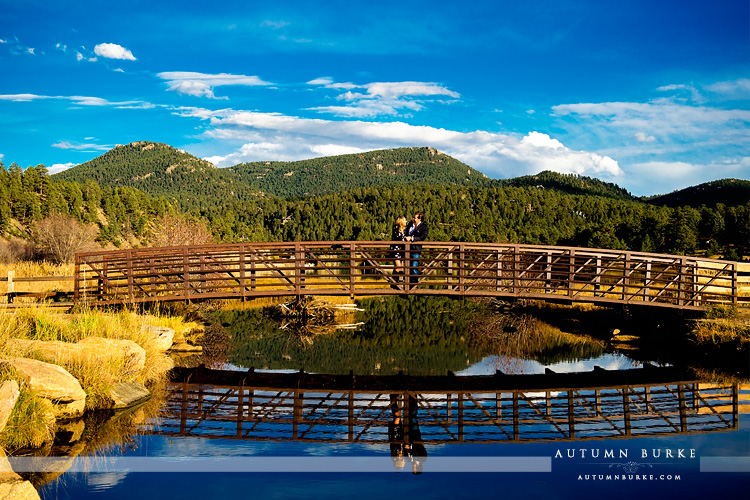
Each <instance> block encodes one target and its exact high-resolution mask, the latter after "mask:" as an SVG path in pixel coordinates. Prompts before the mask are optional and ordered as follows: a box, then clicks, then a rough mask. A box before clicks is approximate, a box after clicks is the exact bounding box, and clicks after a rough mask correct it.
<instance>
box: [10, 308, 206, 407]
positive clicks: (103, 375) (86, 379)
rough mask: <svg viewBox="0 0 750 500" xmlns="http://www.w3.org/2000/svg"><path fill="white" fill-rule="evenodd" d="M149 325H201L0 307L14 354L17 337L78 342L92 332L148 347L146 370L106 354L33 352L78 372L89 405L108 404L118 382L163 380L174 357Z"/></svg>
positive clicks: (179, 327)
mask: <svg viewBox="0 0 750 500" xmlns="http://www.w3.org/2000/svg"><path fill="white" fill-rule="evenodd" d="M147 325H155V326H166V327H169V328H175V329H176V330H179V331H188V330H190V329H192V328H195V327H196V324H195V323H190V322H184V321H182V320H181V319H180V318H175V317H169V316H162V315H154V314H137V313H135V312H132V311H127V310H121V311H106V310H82V311H81V312H79V313H77V314H63V313H59V312H56V311H54V310H53V309H51V308H48V307H45V306H38V307H33V308H24V309H18V310H14V311H3V312H0V341H2V347H0V354H2V355H13V354H17V353H14V352H11V350H10V347H9V346H8V345H7V344H8V340H9V339H11V338H20V339H28V340H53V341H63V342H78V341H79V340H81V339H84V338H86V337H101V338H109V339H118V340H131V341H133V342H135V343H136V344H138V345H139V346H140V347H142V348H143V349H144V350H145V352H146V362H145V366H144V368H143V370H141V371H140V372H138V373H131V372H130V367H129V366H127V365H126V363H124V362H118V361H113V360H111V359H110V360H106V359H100V358H98V357H93V358H92V359H80V358H79V359H76V360H70V359H65V358H64V357H63V356H60V357H59V358H58V359H52V360H50V359H43V357H42V356H40V355H39V354H37V355H34V354H33V353H31V356H32V357H36V358H37V359H42V360H44V361H48V362H54V363H56V364H60V365H61V366H63V368H65V369H66V370H67V371H69V372H70V373H71V375H73V376H74V377H76V378H77V379H78V380H79V382H80V383H81V385H82V387H83V389H84V391H85V392H86V394H87V402H86V408H87V409H97V408H102V407H107V404H108V400H107V396H106V394H107V393H108V391H109V390H110V389H111V387H112V386H113V385H114V384H116V383H118V382H139V383H142V384H144V385H149V384H153V383H156V382H160V381H163V379H164V377H165V376H166V372H167V371H168V370H169V368H171V366H172V361H171V359H170V358H169V356H167V355H166V354H164V353H163V352H161V350H160V349H159V346H158V343H157V341H156V339H155V337H154V335H153V334H152V333H150V332H149V331H148V330H147V329H146V328H145V327H146V326H147Z"/></svg>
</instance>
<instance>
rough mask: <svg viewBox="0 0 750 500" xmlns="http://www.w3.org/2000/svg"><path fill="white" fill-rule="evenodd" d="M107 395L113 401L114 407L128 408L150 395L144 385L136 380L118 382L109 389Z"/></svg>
mask: <svg viewBox="0 0 750 500" xmlns="http://www.w3.org/2000/svg"><path fill="white" fill-rule="evenodd" d="M109 397H111V398H112V401H114V409H115V410H117V409H120V408H128V407H130V406H133V405H136V404H138V403H140V402H141V401H144V400H146V399H148V398H150V397H151V393H150V392H149V391H148V389H146V386H144V385H143V384H139V383H137V382H130V383H124V382H123V383H120V384H115V386H114V387H113V388H112V389H111V390H110V391H109Z"/></svg>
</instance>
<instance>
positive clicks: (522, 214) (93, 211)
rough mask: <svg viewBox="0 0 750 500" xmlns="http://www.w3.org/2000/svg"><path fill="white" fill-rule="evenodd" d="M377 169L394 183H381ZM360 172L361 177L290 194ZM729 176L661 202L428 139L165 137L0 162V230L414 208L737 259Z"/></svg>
mask: <svg viewBox="0 0 750 500" xmlns="http://www.w3.org/2000/svg"><path fill="white" fill-rule="evenodd" d="M152 155H154V156H153V157H152ZM150 159H151V160H150ZM152 160H153V161H152ZM317 168H319V169H320V171H321V172H322V173H321V176H320V179H323V180H322V181H321V180H319V178H318V177H317V176H316V175H315V172H317V170H316V169H317ZM262 172H265V174H263V173H262ZM290 172H293V173H292V174H291V175H286V174H289V173H290ZM394 172H396V173H394ZM253 176H255V177H256V178H254V179H253ZM258 176H260V177H258ZM295 176H296V180H297V182H300V183H301V185H302V186H303V187H301V188H299V189H300V191H299V192H297V191H294V187H293V186H294V185H295V184H294V182H292V181H291V180H290V179H293V178H295ZM410 176H411V177H410ZM409 178H411V181H409V182H406V181H405V179H409ZM62 179H67V180H62ZM71 179H80V181H78V182H75V181H73V180H71ZM386 179H392V180H393V179H400V180H401V181H404V182H405V183H400V182H395V181H394V182H393V183H390V184H382V183H384V182H385V180H386ZM365 181H366V182H371V183H372V185H367V186H359V187H356V188H352V189H343V190H340V191H336V192H329V193H326V194H320V195H313V196H302V195H301V193H302V192H310V191H315V190H317V189H320V190H322V191H326V190H331V189H333V187H332V186H337V185H339V186H348V185H358V184H361V183H362V182H365ZM99 182H101V184H100V183H99ZM726 182H728V183H730V184H733V185H734V184H736V185H737V186H739V188H740V190H739V191H738V192H739V193H740V194H739V195H738V197H737V198H736V199H735V198H732V199H731V200H727V198H728V197H724V198H722V200H723V201H732V202H734V203H733V204H732V203H712V204H703V205H701V206H698V207H692V206H687V205H680V206H676V207H669V206H662V205H656V204H653V203H647V202H645V201H643V200H640V199H634V198H633V197H632V196H630V195H629V194H628V193H627V191H625V190H623V189H621V188H619V187H617V186H615V185H613V184H608V183H604V182H601V181H599V180H597V179H591V178H587V177H581V176H576V175H562V174H557V173H553V172H542V173H540V174H538V175H535V176H526V177H521V178H518V179H509V180H490V179H487V178H485V177H484V176H482V175H481V174H480V173H478V172H476V171H474V170H471V169H470V168H469V167H467V166H466V165H464V164H462V163H460V162H457V161H456V160H453V159H451V158H450V157H448V156H446V155H442V154H440V153H439V152H437V151H435V150H432V149H429V148H402V149H397V150H387V151H373V152H371V153H366V154H361V155H344V156H339V157H333V158H319V159H316V160H307V161H304V162H288V163H273V162H271V163H268V164H266V163H263V164H252V165H240V166H237V167H235V168H234V169H216V168H214V167H213V166H212V165H210V164H208V163H206V162H202V161H201V160H198V159H197V158H194V157H192V156H190V155H187V153H182V152H180V151H178V150H176V149H174V148H171V147H169V146H166V145H161V144H156V143H133V144H130V145H128V146H119V147H118V148H115V149H114V150H112V151H110V152H108V153H106V154H105V155H102V156H101V157H99V158H97V159H94V160H92V161H91V162H88V163H86V164H83V165H81V166H79V167H75V168H73V169H71V170H70V171H68V172H65V173H64V174H58V175H55V176H53V177H50V176H49V175H48V174H47V170H46V168H45V167H44V166H43V165H39V166H37V167H29V168H27V169H26V170H22V169H21V168H20V167H18V166H17V165H16V164H12V165H11V166H10V167H9V168H8V169H7V170H6V168H5V167H4V166H3V165H2V163H0V236H9V235H15V236H20V237H30V235H31V233H32V231H31V229H32V226H33V225H34V223H35V221H38V220H40V219H41V218H43V217H45V216H47V215H49V214H52V213H63V214H68V215H70V216H72V217H74V218H75V219H76V220H78V221H80V222H82V223H85V224H90V225H95V226H96V228H97V229H98V233H99V241H100V242H101V243H104V244H109V243H112V244H115V245H148V244H153V241H156V240H155V239H154V238H153V236H155V235H153V234H149V223H150V221H151V220H153V219H154V218H158V217H161V216H163V215H164V214H167V213H174V211H175V210H180V211H182V213H183V214H187V215H189V216H190V217H192V218H193V219H196V218H197V219H202V220H203V221H204V222H205V225H206V227H207V228H208V230H210V235H212V237H213V238H214V239H215V240H216V241H226V242H235V241H304V240H306V241H314V240H383V239H387V238H389V236H390V227H391V225H392V224H393V221H394V220H395V218H396V217H397V216H399V215H405V216H407V217H408V216H410V215H411V214H412V213H413V212H414V211H416V210H423V211H425V212H426V215H427V222H428V223H429V225H430V237H429V239H431V240H434V241H467V242H509V243H528V244H545V245H571V246H589V247H601V248H613V249H629V250H634V251H647V252H665V253H676V254H703V255H709V256H723V257H725V258H729V259H733V260H738V259H739V258H740V257H741V256H742V255H743V254H744V255H747V254H748V253H750V252H749V251H748V247H750V196H747V195H745V196H744V197H743V195H742V191H741V189H744V188H743V186H744V185H745V184H743V183H745V181H731V180H729V181H726ZM714 184H715V185H704V186H703V187H701V186H698V187H700V188H701V190H702V191H701V192H703V191H711V190H712V189H714V188H717V189H719V188H720V189H724V190H725V183H721V182H719V183H714ZM134 186H138V188H136V187H134ZM261 190H262V191H269V192H275V193H284V194H285V196H283V197H282V196H273V195H270V194H268V193H267V192H262V191H261ZM723 192H726V190H725V191H723ZM167 197H168V198H167ZM170 200H174V202H173V201H170ZM651 201H653V200H651ZM178 215H179V214H178ZM151 229H153V228H151Z"/></svg>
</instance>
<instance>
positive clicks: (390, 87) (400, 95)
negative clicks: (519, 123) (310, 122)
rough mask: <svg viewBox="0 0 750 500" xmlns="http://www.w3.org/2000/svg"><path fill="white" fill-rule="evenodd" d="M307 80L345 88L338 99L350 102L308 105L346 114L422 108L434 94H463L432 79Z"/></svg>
mask: <svg viewBox="0 0 750 500" xmlns="http://www.w3.org/2000/svg"><path fill="white" fill-rule="evenodd" d="M307 83H308V84H309V85H315V86H321V87H324V88H327V89H333V90H337V91H341V90H346V92H344V93H340V94H339V95H338V96H336V99H337V100H341V101H345V102H347V103H349V104H347V105H344V106H318V107H313V108H309V109H310V110H312V111H318V112H321V113H329V114H333V115H336V116H344V117H356V118H365V117H375V116H398V115H400V114H402V111H403V110H409V111H419V110H421V109H423V107H424V103H425V102H426V101H427V100H428V99H427V98H432V99H433V100H434V98H435V97H448V98H450V99H458V98H459V97H461V96H460V94H459V93H458V92H454V91H452V90H450V89H448V88H446V87H444V86H442V85H440V84H437V83H431V82H411V81H409V82H373V83H366V84H362V85H357V84H354V83H336V82H334V81H333V79H331V78H328V77H322V78H316V79H314V80H311V81H309V82H307ZM355 89H361V90H362V91H363V92H353V90H355Z"/></svg>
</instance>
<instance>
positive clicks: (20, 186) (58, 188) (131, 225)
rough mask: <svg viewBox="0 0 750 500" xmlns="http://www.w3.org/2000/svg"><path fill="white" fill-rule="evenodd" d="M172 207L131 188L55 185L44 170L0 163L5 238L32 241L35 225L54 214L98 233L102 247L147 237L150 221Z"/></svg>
mask: <svg viewBox="0 0 750 500" xmlns="http://www.w3.org/2000/svg"><path fill="white" fill-rule="evenodd" d="M170 209H171V206H170V204H169V202H167V201H166V200H164V199H163V198H153V197H151V196H149V195H148V194H146V193H144V192H142V191H139V190H137V189H134V188H130V187H111V186H106V185H105V186H100V185H99V184H98V183H97V182H95V181H93V180H87V181H85V182H83V183H78V182H67V181H52V179H51V178H50V176H49V174H48V172H47V168H46V167H45V166H44V165H37V166H36V167H28V168H26V169H25V170H22V169H21V167H19V166H18V165H16V164H15V163H12V164H11V165H10V166H9V167H8V168H7V169H6V168H5V165H3V163H2V162H0V237H8V236H16V237H21V238H28V237H29V236H30V235H31V229H32V226H33V225H34V223H36V222H38V221H40V220H42V219H43V218H45V217H47V216H49V215H52V214H64V215H69V216H71V217H73V218H74V219H76V220H77V221H79V222H81V223H83V224H92V225H95V226H96V227H97V228H98V229H99V241H100V242H102V243H105V244H106V243H114V244H117V245H120V244H122V243H123V242H125V241H126V240H131V241H140V240H143V239H144V238H146V237H147V232H148V222H149V221H150V220H152V219H154V218H156V217H160V216H162V215H164V214H165V213H167V212H168V211H170Z"/></svg>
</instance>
